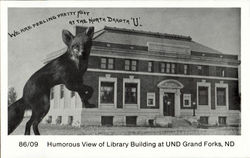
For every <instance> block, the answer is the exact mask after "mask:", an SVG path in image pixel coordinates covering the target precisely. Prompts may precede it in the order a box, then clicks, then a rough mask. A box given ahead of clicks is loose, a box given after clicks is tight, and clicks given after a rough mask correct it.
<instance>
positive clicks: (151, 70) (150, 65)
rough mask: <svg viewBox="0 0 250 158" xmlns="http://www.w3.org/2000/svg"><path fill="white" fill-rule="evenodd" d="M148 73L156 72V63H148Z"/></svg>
mask: <svg viewBox="0 0 250 158" xmlns="http://www.w3.org/2000/svg"><path fill="white" fill-rule="evenodd" d="M148 72H154V62H153V61H148Z"/></svg>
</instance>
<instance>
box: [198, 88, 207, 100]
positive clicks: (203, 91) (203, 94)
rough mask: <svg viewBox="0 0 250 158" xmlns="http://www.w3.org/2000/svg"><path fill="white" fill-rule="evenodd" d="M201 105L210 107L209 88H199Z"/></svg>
mask: <svg viewBox="0 0 250 158" xmlns="http://www.w3.org/2000/svg"><path fill="white" fill-rule="evenodd" d="M198 95H199V96H198V97H199V105H208V87H203V86H200V87H199V88H198Z"/></svg>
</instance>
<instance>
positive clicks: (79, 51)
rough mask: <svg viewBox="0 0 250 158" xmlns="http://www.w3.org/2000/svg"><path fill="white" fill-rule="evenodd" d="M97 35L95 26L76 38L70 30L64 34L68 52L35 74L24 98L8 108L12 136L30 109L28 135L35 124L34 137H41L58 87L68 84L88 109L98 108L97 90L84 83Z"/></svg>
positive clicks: (28, 83) (26, 130)
mask: <svg viewBox="0 0 250 158" xmlns="http://www.w3.org/2000/svg"><path fill="white" fill-rule="evenodd" d="M93 35H94V27H88V28H87V29H86V31H85V32H83V33H80V34H77V35H76V36H73V35H72V34H71V33H70V32H69V31H68V30H63V31H62V39H63V42H64V43H65V44H66V46H67V51H66V52H65V53H64V54H62V55H61V56H59V57H57V58H55V59H54V60H52V61H50V62H49V63H47V64H46V65H45V66H43V67H42V68H41V69H40V70H38V71H37V72H35V73H34V74H33V75H32V76H31V77H30V79H29V80H28V81H27V82H26V84H25V86H24V89H23V96H22V98H21V99H19V100H17V101H16V102H14V103H13V104H12V105H10V106H9V107H8V134H11V133H12V132H13V131H14V130H15V129H16V127H17V126H18V125H19V124H20V123H21V122H22V120H23V117H24V111H25V109H26V107H28V106H29V107H30V108H31V110H32V115H31V118H30V120H29V121H28V122H27V123H26V127H25V135H30V128H31V126H32V125H33V131H34V134H35V135H40V132H39V130H38V124H39V123H40V122H41V120H42V119H43V118H44V117H45V115H46V114H47V113H48V111H49V108H50V89H51V88H52V87H54V86H55V85H58V84H64V85H65V86H66V87H67V88H68V89H69V90H71V91H76V92H77V93H78V94H79V96H80V97H81V100H82V102H83V103H84V105H85V107H94V106H95V105H94V104H90V103H89V101H88V100H89V99H90V98H91V96H92V94H93V88H92V87H90V86H87V85H84V84H83V75H84V73H85V72H86V70H87V68H88V59H89V54H90V51H91V47H92V38H93Z"/></svg>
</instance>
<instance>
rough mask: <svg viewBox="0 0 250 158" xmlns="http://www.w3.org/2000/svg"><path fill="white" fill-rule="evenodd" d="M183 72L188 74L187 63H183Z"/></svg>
mask: <svg viewBox="0 0 250 158" xmlns="http://www.w3.org/2000/svg"><path fill="white" fill-rule="evenodd" d="M184 74H185V75H187V74H188V65H184Z"/></svg>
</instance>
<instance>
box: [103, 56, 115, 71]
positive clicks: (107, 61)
mask: <svg viewBox="0 0 250 158" xmlns="http://www.w3.org/2000/svg"><path fill="white" fill-rule="evenodd" d="M114 63H115V62H114V59H113V58H101V69H114Z"/></svg>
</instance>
